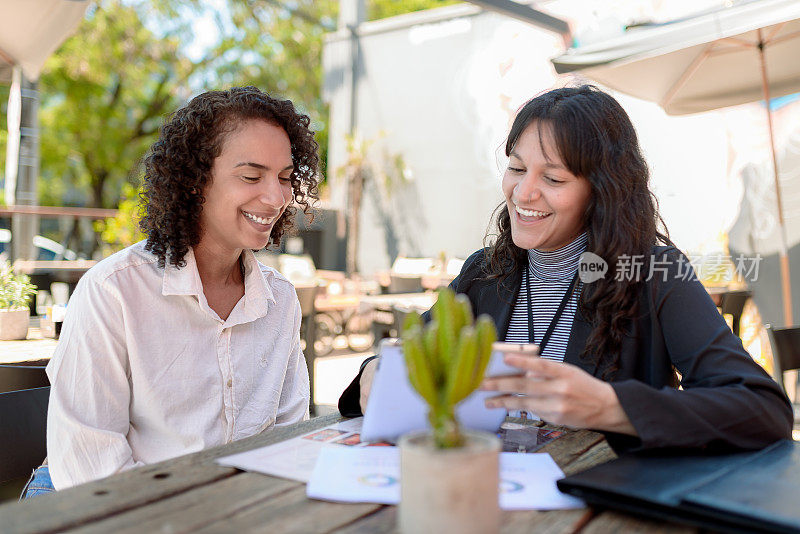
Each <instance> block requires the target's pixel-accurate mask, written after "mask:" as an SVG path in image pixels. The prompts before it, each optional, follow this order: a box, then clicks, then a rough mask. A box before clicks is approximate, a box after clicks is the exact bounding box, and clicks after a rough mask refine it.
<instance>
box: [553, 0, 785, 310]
mask: <svg viewBox="0 0 800 534" xmlns="http://www.w3.org/2000/svg"><path fill="white" fill-rule="evenodd" d="M552 62H553V65H554V66H555V69H556V72H558V73H559V74H563V73H568V72H575V71H580V72H581V74H583V75H585V76H586V77H588V78H591V79H593V80H597V81H598V82H600V83H601V84H603V85H605V86H607V87H610V88H612V89H615V90H618V91H620V92H623V93H627V94H629V95H632V96H635V97H637V98H641V99H643V100H649V101H651V102H656V103H658V104H659V105H660V106H661V107H662V108H664V110H665V111H666V112H667V113H668V114H670V115H684V114H689V113H698V112H701V111H709V110H712V109H717V108H722V107H727V106H733V105H737V104H744V103H747V102H753V101H758V100H765V101H766V102H767V106H766V120H767V122H768V126H769V136H770V139H769V140H770V148H771V155H772V164H773V169H774V175H775V192H776V199H777V213H778V220H779V223H778V224H779V233H780V242H781V247H780V251H779V254H780V265H781V288H782V296H783V312H784V313H783V315H784V322H785V323H786V324H787V325H791V324H792V323H793V317H792V299H791V280H790V272H789V258H788V240H787V235H786V226H785V221H784V211H783V204H782V202H781V187H780V182H779V178H778V164H777V158H776V155H775V141H774V138H773V127H772V115H771V112H770V107H769V102H770V99H771V98H774V97H779V96H784V95H788V94H791V93H795V92H798V91H800V1H798V0H761V1H753V2H747V3H741V4H738V5H735V6H733V7H729V8H725V9H721V10H719V11H714V12H710V13H705V14H702V15H698V16H695V17H691V18H686V19H682V20H677V21H673V22H669V23H665V24H660V25H654V26H650V27H640V28H633V29H631V30H629V31H628V32H627V33H626V34H625V35H623V36H621V37H618V38H615V39H611V40H609V41H606V42H602V43H597V44H593V45H589V46H584V47H577V48H571V49H569V50H567V52H566V53H565V54H564V55H562V56H560V57H557V58H555V59H553V60H552Z"/></svg>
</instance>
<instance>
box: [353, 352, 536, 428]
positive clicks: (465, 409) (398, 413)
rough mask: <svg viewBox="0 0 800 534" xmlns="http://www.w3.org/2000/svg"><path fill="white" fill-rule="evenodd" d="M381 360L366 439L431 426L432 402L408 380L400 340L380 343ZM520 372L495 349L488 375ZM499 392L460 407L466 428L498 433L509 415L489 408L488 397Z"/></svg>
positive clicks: (474, 398)
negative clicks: (485, 402) (506, 362)
mask: <svg viewBox="0 0 800 534" xmlns="http://www.w3.org/2000/svg"><path fill="white" fill-rule="evenodd" d="M379 353H380V360H379V362H378V369H377V371H376V372H375V378H374V379H373V381H372V389H371V391H370V395H369V402H368V403H367V411H366V413H365V414H364V424H363V426H362V429H361V439H362V441H376V440H389V441H395V440H397V438H399V437H400V436H401V435H403V434H405V433H407V432H412V431H415V430H425V429H427V428H430V425H429V423H428V418H427V414H428V405H427V404H426V403H425V401H424V400H423V399H422V397H421V396H420V395H419V393H417V392H416V391H415V390H414V388H413V387H412V386H411V383H410V382H409V381H408V374H407V373H406V364H405V359H404V358H403V349H402V347H401V346H400V342H399V340H397V339H385V340H383V341H382V342H381V345H380V351H379ZM519 372H520V371H519V369H516V368H514V367H509V366H508V365H506V364H505V363H504V362H503V353H502V352H500V351H494V352H493V353H492V357H491V360H489V367H488V368H487V371H486V375H487V376H502V375H509V374H518V373H519ZM496 395H497V392H496V391H475V392H473V393H472V394H471V395H470V396H469V397H467V398H466V399H464V400H463V401H461V402H460V403H459V404H458V406H457V407H456V418H458V421H459V422H460V423H461V425H463V426H464V427H466V428H472V429H475V430H484V431H487V432H496V431H497V429H498V428H500V424H501V423H502V422H503V420H504V419H505V417H506V410H505V408H491V409H490V408H487V407H486V405H485V404H484V401H485V399H487V398H488V397H492V396H496Z"/></svg>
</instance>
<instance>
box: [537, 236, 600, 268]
mask: <svg viewBox="0 0 800 534" xmlns="http://www.w3.org/2000/svg"><path fill="white" fill-rule="evenodd" d="M588 242H589V234H588V233H587V232H584V233H582V234H581V235H579V236H578V237H577V238H575V240H573V241H572V242H571V243H569V244H568V245H565V246H563V247H561V248H560V249H557V250H548V251H545V250H536V249H530V250H529V251H528V263H529V265H530V271H531V273H532V275H533V278H535V279H536V278H538V279H543V280H555V279H563V278H571V277H572V276H573V275H574V274H575V271H577V270H578V265H579V264H580V260H581V254H583V253H584V252H585V251H586V245H587V244H588Z"/></svg>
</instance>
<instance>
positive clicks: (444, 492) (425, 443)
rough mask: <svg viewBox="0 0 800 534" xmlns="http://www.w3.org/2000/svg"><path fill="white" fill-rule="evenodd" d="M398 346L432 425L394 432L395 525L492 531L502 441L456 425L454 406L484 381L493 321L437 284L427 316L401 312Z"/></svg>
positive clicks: (425, 529)
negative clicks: (397, 463)
mask: <svg viewBox="0 0 800 534" xmlns="http://www.w3.org/2000/svg"><path fill="white" fill-rule="evenodd" d="M402 338H403V353H404V356H405V360H406V366H407V368H408V376H409V381H410V382H411V385H412V386H413V387H414V389H416V391H417V392H418V393H419V394H420V396H421V397H422V398H423V399H424V400H425V401H426V403H427V404H428V408H429V411H428V420H429V421H430V426H431V430H430V431H426V432H416V433H411V434H406V435H405V436H403V437H402V438H401V439H400V443H399V445H400V456H401V480H402V486H401V500H400V510H399V516H400V519H399V523H400V530H401V532H407V533H412V532H413V533H416V532H460V533H478V532H481V533H484V532H496V531H497V530H498V529H499V526H500V509H499V504H498V471H499V456H498V454H499V451H500V440H499V439H498V438H497V437H496V436H494V435H493V434H488V433H485V432H473V431H469V430H464V429H462V428H461V427H460V425H459V422H458V420H457V419H456V416H455V413H456V412H455V408H456V405H457V404H458V403H459V402H461V401H462V400H464V399H465V398H466V397H467V396H469V394H470V393H472V392H473V391H474V390H475V389H476V388H477V387H478V385H479V384H480V383H481V381H482V380H483V375H484V372H485V371H486V367H487V365H488V364H489V357H490V356H491V353H492V343H493V342H494V341H495V339H496V338H497V333H496V331H495V327H494V323H493V322H492V320H491V319H490V318H489V317H487V316H481V317H479V318H478V320H477V321H476V322H475V323H474V324H473V317H472V308H471V306H470V304H469V301H468V300H467V298H466V297H465V296H463V295H458V296H456V295H454V293H453V291H452V290H450V289H442V290H440V291H439V298H438V300H437V302H436V304H435V305H434V306H433V310H432V321H431V322H430V323H428V324H427V325H423V323H422V319H421V318H420V316H419V315H417V314H415V313H412V314H409V315H408V316H407V317H406V320H405V323H404V327H403V333H402Z"/></svg>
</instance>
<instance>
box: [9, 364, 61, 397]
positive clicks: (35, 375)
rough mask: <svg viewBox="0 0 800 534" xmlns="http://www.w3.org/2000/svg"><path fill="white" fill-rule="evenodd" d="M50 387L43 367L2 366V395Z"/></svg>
mask: <svg viewBox="0 0 800 534" xmlns="http://www.w3.org/2000/svg"><path fill="white" fill-rule="evenodd" d="M49 385H50V381H49V380H48V379H47V374H45V367H44V366H43V365H18V364H15V365H8V364H3V365H0V393H5V392H7V391H17V390H20V389H32V388H41V387H46V386H49Z"/></svg>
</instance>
